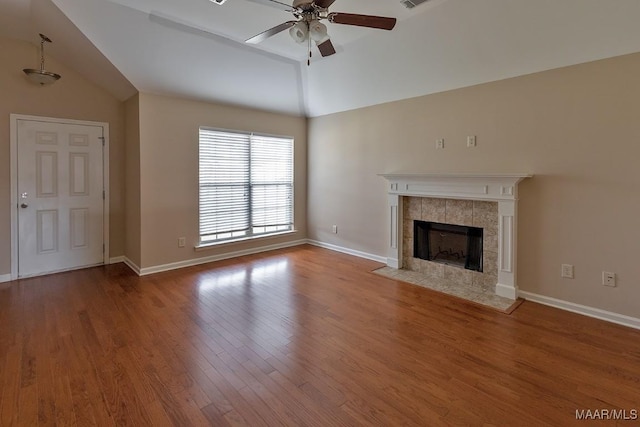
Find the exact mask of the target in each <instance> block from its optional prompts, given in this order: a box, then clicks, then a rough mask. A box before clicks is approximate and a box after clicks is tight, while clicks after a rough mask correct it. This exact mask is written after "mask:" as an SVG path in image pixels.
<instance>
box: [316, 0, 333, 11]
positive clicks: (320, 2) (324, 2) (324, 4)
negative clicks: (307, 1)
mask: <svg viewBox="0 0 640 427" xmlns="http://www.w3.org/2000/svg"><path fill="white" fill-rule="evenodd" d="M335 1H336V0H316V1H315V2H314V3H315V4H316V6H319V7H321V8H323V9H326V8H328V7H329V6H331V5H332V4H333V3H334V2H335Z"/></svg>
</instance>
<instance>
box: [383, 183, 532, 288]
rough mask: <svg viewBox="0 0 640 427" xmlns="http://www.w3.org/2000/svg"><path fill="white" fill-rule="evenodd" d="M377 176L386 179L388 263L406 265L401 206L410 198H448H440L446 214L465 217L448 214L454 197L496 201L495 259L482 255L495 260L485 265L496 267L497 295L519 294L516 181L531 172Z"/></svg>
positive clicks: (491, 268)
mask: <svg viewBox="0 0 640 427" xmlns="http://www.w3.org/2000/svg"><path fill="white" fill-rule="evenodd" d="M380 176H382V177H384V178H386V179H387V180H388V181H389V185H388V187H387V188H388V200H389V218H390V223H389V231H390V236H389V237H390V239H389V248H388V254H387V266H389V267H392V268H396V269H397V268H402V266H403V264H406V263H404V262H403V261H404V260H403V246H404V245H403V233H404V229H405V227H404V226H403V218H404V217H406V216H407V215H405V214H404V209H409V200H410V199H409V198H414V197H423V198H429V199H447V200H446V201H443V202H444V203H446V204H447V217H449V216H453V217H464V216H465V214H464V212H460V214H458V215H456V214H455V213H453V214H451V213H450V210H449V206H455V205H456V203H455V200H466V201H477V202H497V205H498V209H497V210H498V218H497V223H498V229H497V242H498V248H497V250H498V251H497V260H496V259H495V258H494V257H485V263H486V262H494V263H497V265H496V266H485V269H487V270H488V271H492V270H493V271H495V270H497V283H496V284H495V293H496V295H499V296H501V297H505V298H510V299H513V300H515V299H516V298H517V297H518V286H517V283H516V265H517V264H516V248H517V211H518V209H517V202H518V183H519V182H520V181H522V180H523V179H525V178H530V177H532V175H529V174H444V173H441V174H382V175H380ZM425 200H426V199H425ZM447 202H449V203H447ZM451 202H453V203H451ZM405 205H406V206H405ZM461 205H464V203H463V204H461ZM478 205H480V203H478ZM456 222H459V221H453V223H456ZM492 258H493V260H492ZM462 271H467V270H462Z"/></svg>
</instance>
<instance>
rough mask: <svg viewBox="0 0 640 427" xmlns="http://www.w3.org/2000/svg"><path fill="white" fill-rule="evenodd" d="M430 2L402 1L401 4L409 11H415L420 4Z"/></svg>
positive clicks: (420, 0) (425, 0)
mask: <svg viewBox="0 0 640 427" xmlns="http://www.w3.org/2000/svg"><path fill="white" fill-rule="evenodd" d="M428 1H429V0H400V3H402V5H403V6H404V7H406V8H407V9H413V8H414V7H416V6H417V5H419V4H422V3H426V2H428Z"/></svg>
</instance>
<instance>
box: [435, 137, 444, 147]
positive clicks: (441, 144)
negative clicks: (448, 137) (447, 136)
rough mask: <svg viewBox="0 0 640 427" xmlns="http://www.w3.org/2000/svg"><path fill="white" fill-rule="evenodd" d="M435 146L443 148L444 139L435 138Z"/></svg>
mask: <svg viewBox="0 0 640 427" xmlns="http://www.w3.org/2000/svg"><path fill="white" fill-rule="evenodd" d="M436 148H438V149H440V148H444V139H442V138H440V139H438V140H436Z"/></svg>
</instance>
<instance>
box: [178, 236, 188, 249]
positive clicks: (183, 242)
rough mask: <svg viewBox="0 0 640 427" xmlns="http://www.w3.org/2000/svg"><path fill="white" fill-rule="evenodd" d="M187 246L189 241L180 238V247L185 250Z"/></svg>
mask: <svg viewBox="0 0 640 427" xmlns="http://www.w3.org/2000/svg"><path fill="white" fill-rule="evenodd" d="M186 245H187V239H186V238H184V237H178V247H179V248H184V247H185V246H186Z"/></svg>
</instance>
